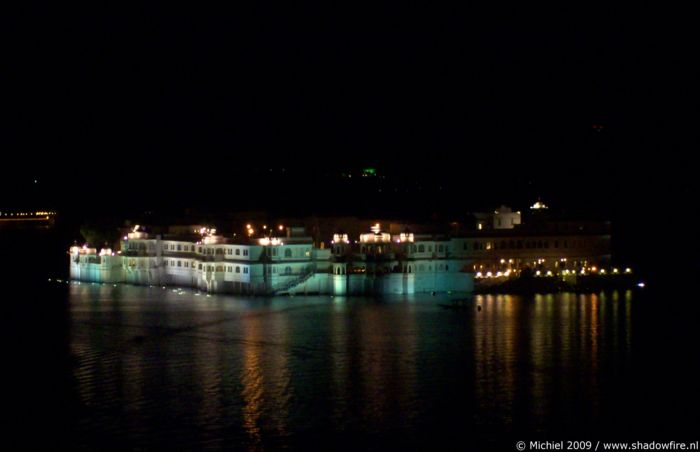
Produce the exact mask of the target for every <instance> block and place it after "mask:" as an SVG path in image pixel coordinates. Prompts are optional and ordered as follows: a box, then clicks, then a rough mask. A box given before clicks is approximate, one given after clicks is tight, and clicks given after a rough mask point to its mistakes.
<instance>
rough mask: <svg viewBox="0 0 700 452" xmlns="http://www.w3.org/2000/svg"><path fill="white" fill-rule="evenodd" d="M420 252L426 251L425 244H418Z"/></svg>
mask: <svg viewBox="0 0 700 452" xmlns="http://www.w3.org/2000/svg"><path fill="white" fill-rule="evenodd" d="M418 252H419V253H424V252H425V246H423V245H418Z"/></svg>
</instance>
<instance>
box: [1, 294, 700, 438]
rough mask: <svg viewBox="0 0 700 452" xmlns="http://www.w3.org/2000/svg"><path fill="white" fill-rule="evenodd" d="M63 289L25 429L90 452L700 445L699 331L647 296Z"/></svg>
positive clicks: (24, 411) (48, 313)
mask: <svg viewBox="0 0 700 452" xmlns="http://www.w3.org/2000/svg"><path fill="white" fill-rule="evenodd" d="M45 286H46V287H43V288H42V289H41V291H40V293H41V294H42V295H41V297H39V298H40V299H37V300H36V301H35V302H34V304H31V303H28V305H29V306H35V307H36V308H35V309H33V310H29V311H27V309H25V310H24V311H22V316H23V318H24V319H25V320H26V319H28V318H31V319H35V320H34V322H30V323H29V324H28V325H25V324H22V325H21V326H18V325H15V328H17V334H16V335H15V336H14V339H13V343H16V344H22V345H20V346H18V348H17V350H20V352H17V356H16V360H15V361H14V363H15V366H14V367H15V368H16V369H19V370H17V371H16V372H11V374H12V375H15V376H17V379H18V380H21V381H18V382H16V383H17V385H18V386H17V387H18V388H23V390H25V391H26V392H25V393H21V397H20V400H21V401H22V402H21V403H20V404H17V405H16V406H15V407H14V409H9V408H7V409H6V411H9V412H10V413H11V414H12V418H13V421H12V422H11V423H10V425H11V426H12V425H13V423H16V424H18V425H17V426H19V425H20V424H21V426H25V427H26V425H27V424H28V423H29V425H32V426H34V428H35V430H36V432H37V436H41V434H42V432H49V431H50V435H56V444H61V445H68V446H70V447H72V448H86V449H152V448H167V449H176V450H188V449H202V448H205V449H243V450H263V449H265V450H270V449H273V450H274V449H278V448H283V447H290V448H299V449H309V448H312V449H324V450H332V449H336V450H337V449H342V450H367V449H370V450H386V449H420V450H425V449H431V448H433V449H434V448H436V447H439V448H440V449H441V450H442V449H452V448H454V449H459V450H465V449H472V448H477V449H478V450H489V449H491V448H497V447H498V448H501V447H505V448H506V449H507V450H514V449H512V447H513V444H514V441H515V440H526V441H529V440H536V439H539V440H545V439H553V438H559V439H582V440H597V439H606V438H614V439H630V440H638V439H642V438H641V437H642V436H644V437H648V438H650V439H655V440H660V439H662V438H670V439H676V440H681V439H684V438H687V439H688V440H691V439H692V440H696V439H697V438H694V437H688V435H690V434H695V429H694V428H691V427H690V426H692V425H694V424H695V422H696V421H697V414H696V413H697V407H698V404H697V403H698V400H700V397H698V389H697V388H698V381H699V380H698V375H699V373H698V370H697V362H698V352H697V345H698V341H697V338H698V334H697V328H693V325H695V317H692V316H690V317H686V318H683V317H678V318H676V317H673V318H671V317H669V315H668V314H664V312H665V311H664V310H661V309H659V308H658V306H659V305H658V301H659V300H658V299H656V298H655V299H650V295H648V294H647V293H645V292H643V291H620V292H607V293H599V294H585V295H581V294H573V293H572V294H566V293H565V294H556V295H535V296H508V295H503V296H501V295H484V296H475V297H474V299H473V301H472V302H471V303H470V304H468V305H467V307H466V308H465V309H463V310H448V309H444V308H442V307H441V306H440V305H439V304H440V303H444V302H446V301H447V297H445V296H442V297H440V296H437V297H435V296H430V295H425V296H414V297H402V298H381V299H374V298H354V297H353V298H340V297H335V298H332V297H328V296H326V297H280V298H270V299H265V298H241V297H232V296H207V295H206V294H200V293H198V292H195V291H192V290H177V289H172V288H167V289H162V288H159V287H153V288H148V287H135V286H126V285H124V286H116V287H114V286H112V285H93V284H86V283H82V284H76V283H72V284H66V283H56V282H50V283H48V282H47V283H45ZM670 302H671V303H672V302H674V301H673V300H671V301H670ZM676 302H678V301H677V300H676ZM49 303H50V305H49ZM47 306H53V307H51V308H47ZM477 306H481V307H482V309H481V311H479V310H477ZM39 331H41V333H39ZM23 338H24V339H23ZM27 338H33V339H32V340H31V341H28V342H26V341H25V342H24V343H23V342H22V341H23V340H26V339H27ZM26 388H29V389H28V390H27V389H26ZM18 391H20V390H18ZM47 434H48V433H47ZM36 439H37V438H35V437H33V436H31V435H30V436H26V437H23V439H22V440H21V441H23V442H20V443H19V444H21V445H26V444H27V442H30V443H31V442H32V441H33V440H36ZM44 439H45V438H44Z"/></svg>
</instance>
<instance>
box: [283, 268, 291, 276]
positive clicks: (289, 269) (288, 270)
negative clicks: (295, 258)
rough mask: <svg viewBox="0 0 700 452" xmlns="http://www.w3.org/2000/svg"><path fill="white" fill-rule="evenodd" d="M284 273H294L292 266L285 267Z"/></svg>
mask: <svg viewBox="0 0 700 452" xmlns="http://www.w3.org/2000/svg"><path fill="white" fill-rule="evenodd" d="M284 274H285V275H291V274H292V267H289V266H287V267H284Z"/></svg>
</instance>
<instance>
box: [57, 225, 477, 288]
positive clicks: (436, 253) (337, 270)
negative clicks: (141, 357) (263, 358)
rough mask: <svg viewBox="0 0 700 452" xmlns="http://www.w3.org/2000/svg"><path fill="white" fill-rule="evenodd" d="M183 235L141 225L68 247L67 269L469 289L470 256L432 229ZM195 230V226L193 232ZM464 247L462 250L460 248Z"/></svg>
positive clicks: (221, 283)
mask: <svg viewBox="0 0 700 452" xmlns="http://www.w3.org/2000/svg"><path fill="white" fill-rule="evenodd" d="M187 232H188V234H179V235H180V236H179V237H178V236H169V235H153V234H150V233H148V232H146V231H145V230H144V229H143V228H141V227H139V226H136V227H134V228H133V230H132V231H131V232H129V233H128V234H127V235H126V236H124V237H123V238H122V240H121V241H120V247H121V249H120V250H119V251H116V252H115V251H113V250H111V249H102V250H100V251H99V252H98V251H97V249H96V248H90V247H88V246H87V245H85V246H82V247H79V246H73V247H72V248H71V249H70V277H71V279H74V280H79V281H92V282H105V283H128V284H142V285H157V286H177V287H192V288H196V289H199V290H202V291H207V292H221V293H243V294H259V295H276V294H304V293H306V294H332V295H361V294H413V293H421V292H447V291H453V292H471V291H472V290H473V287H474V278H473V273H472V266H471V263H472V260H471V259H469V258H468V256H466V253H464V252H463V251H462V250H464V249H465V247H464V246H463V245H462V244H461V243H456V242H457V241H459V240H462V239H456V238H448V237H444V236H435V235H429V234H424V235H419V234H413V233H410V232H408V231H406V232H404V233H401V234H393V235H392V234H389V233H387V232H382V231H381V230H380V226H379V225H378V224H377V225H375V226H374V227H373V228H372V231H371V232H367V233H365V234H361V235H360V237H359V240H351V238H350V237H348V235H347V234H342V233H339V234H335V235H334V237H333V240H332V241H331V247H330V248H326V247H324V246H323V244H321V246H320V247H314V246H313V241H312V239H311V237H308V236H306V234H305V230H304V228H296V227H287V228H285V227H282V226H279V227H278V229H277V230H275V233H276V235H273V234H269V233H268V234H266V236H265V237H262V238H253V229H252V228H251V226H250V225H247V232H248V234H247V236H244V237H237V236H235V234H234V236H232V237H224V236H223V235H221V234H217V231H216V230H215V229H211V228H206V227H196V228H194V227H193V228H191V229H190V230H189V231H187ZM195 233H196V234H195ZM463 254H464V255H463Z"/></svg>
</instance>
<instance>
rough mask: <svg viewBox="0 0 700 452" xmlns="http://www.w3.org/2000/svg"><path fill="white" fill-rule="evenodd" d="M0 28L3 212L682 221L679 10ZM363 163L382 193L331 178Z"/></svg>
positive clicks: (53, 16) (460, 12) (93, 7)
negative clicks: (532, 209)
mask: <svg viewBox="0 0 700 452" xmlns="http://www.w3.org/2000/svg"><path fill="white" fill-rule="evenodd" d="M455 4H456V2H455ZM3 16H4V17H3V19H2V24H1V27H0V28H2V29H3V31H2V33H3V37H4V39H3V40H4V41H5V43H6V44H7V45H6V53H5V55H4V57H3V67H4V70H3V71H2V72H3V74H2V78H3V82H2V90H3V96H2V97H3V102H2V104H3V107H2V110H3V113H4V115H3V116H4V118H3V121H2V123H1V126H0V127H2V131H1V133H0V144H1V146H2V149H3V155H4V156H5V160H4V162H3V163H4V164H3V167H4V168H3V169H4V171H3V181H2V184H3V187H2V188H3V191H2V204H4V205H6V206H19V205H22V206H29V207H32V206H35V205H39V204H42V207H43V204H49V206H47V207H53V208H58V209H63V210H64V211H76V210H79V211H81V212H87V213H90V214H93V215H102V214H103V213H104V214H110V215H113V214H115V213H121V212H124V214H127V213H131V210H130V209H133V210H136V211H138V210H140V209H149V210H156V211H162V210H167V209H173V208H174V209H177V208H182V207H194V208H207V209H211V208H216V207H217V206H223V208H224V209H232V210H236V209H243V208H245V209H279V208H282V207H280V206H283V210H284V209H287V211H293V210H294V209H296V208H297V206H299V205H304V206H305V207H304V210H303V211H302V210H300V213H324V212H328V213H338V212H347V213H350V214H359V215H363V214H367V215H373V214H375V213H376V212H383V213H387V212H388V213H391V214H395V215H397V216H398V215H404V214H410V215H419V216H420V215H424V216H428V215H430V214H431V213H434V212H436V211H439V212H443V213H445V214H446V215H448V216H449V215H459V214H460V213H462V212H465V211H470V210H479V209H487V210H491V209H492V208H493V207H495V206H498V205H500V204H502V203H505V204H510V205H513V206H514V207H515V208H518V209H522V208H526V207H527V206H528V205H530V204H531V203H532V202H534V201H535V200H536V199H537V198H538V197H541V199H542V200H543V201H545V202H547V203H548V204H550V205H552V206H553V207H555V208H558V209H562V210H568V211H572V212H573V211H576V212H585V213H590V214H595V215H598V216H604V217H608V218H611V219H612V220H613V221H614V222H617V224H619V225H623V226H624V227H627V228H628V229H629V230H630V231H636V232H635V233H637V234H639V237H640V239H641V237H642V235H643V234H646V233H649V232H653V231H655V230H656V229H655V228H658V227H664V226H667V225H668V218H669V217H672V216H673V215H672V214H671V212H675V213H678V212H681V211H682V212H684V213H683V216H684V217H685V218H690V217H692V216H693V215H695V214H696V213H697V207H696V206H695V204H694V203H693V202H691V201H692V198H693V195H694V194H695V192H696V190H695V187H696V182H695V177H694V173H695V169H694V168H695V165H693V164H692V163H691V160H692V156H691V152H690V151H691V150H694V149H693V145H694V144H695V143H696V141H695V140H694V139H692V137H693V135H694V134H693V127H694V125H695V124H694V123H693V116H694V115H691V114H689V112H692V111H694V108H692V105H693V103H692V99H693V97H692V95H691V94H692V91H693V89H692V87H693V85H694V81H695V79H696V76H697V73H696V72H695V71H694V70H691V68H692V66H693V65H692V55H694V53H692V52H691V51H690V49H689V47H690V42H692V41H691V40H690V37H689V36H687V35H688V34H689V33H686V32H685V30H687V28H686V27H684V26H682V25H681V24H679V23H678V20H679V17H681V16H682V14H681V12H680V11H677V12H668V11H659V10H654V9H651V8H648V9H640V8H639V7H637V9H634V10H629V9H628V10H621V11H615V10H612V9H610V7H609V5H606V6H604V7H603V6H598V5H595V4H586V5H584V6H581V7H571V8H568V9H567V8H564V7H560V9H557V10H552V9H545V8H541V9H538V8H536V7H533V6H532V5H531V4H529V3H528V4H526V5H524V6H521V7H520V9H506V8H505V7H499V8H493V9H487V8H462V9H460V8H457V7H456V6H455V5H450V6H430V7H428V6H419V5H415V4H414V5H412V6H409V5H400V6H383V7H380V6H378V5H373V6H370V7H364V6H360V5H354V4H347V3H344V4H341V5H325V6H321V7H317V6H314V7H311V6H308V7H305V6H301V5H298V4H290V3H286V4H284V5H273V4H264V5H262V6H261V5H260V4H259V2H255V5H252V4H246V5H236V6H234V7H231V9H227V10H223V9H218V7H214V6H197V7H194V6H193V5H192V4H190V5H189V6H183V7H181V6H176V5H173V4H161V5H158V4H153V5H151V6H147V5H125V4H123V3H115V2H109V3H99V4H97V3H89V4H82V5H71V4H52V5H49V6H37V5H32V6H29V5H26V4H23V5H20V6H18V7H17V9H16V10H15V11H12V12H11V14H8V15H3ZM10 156H11V157H10ZM365 167H375V168H377V170H378V173H379V174H380V175H381V176H383V178H382V179H381V180H377V181H371V182H370V183H366V181H365V183H364V185H358V184H359V182H352V183H350V181H349V180H347V179H343V178H342V177H341V176H340V175H341V174H343V173H353V172H354V173H355V174H357V172H358V171H360V170H361V169H362V168H365ZM35 180H37V182H36V183H35V182H34V181H35ZM355 181H357V179H355ZM379 190H381V191H379ZM685 212H687V214H686V213H685ZM638 222H641V223H643V225H644V226H643V227H644V228H646V229H642V231H643V232H639V231H640V230H639V229H638V226H639V224H638ZM623 229H624V228H623Z"/></svg>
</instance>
